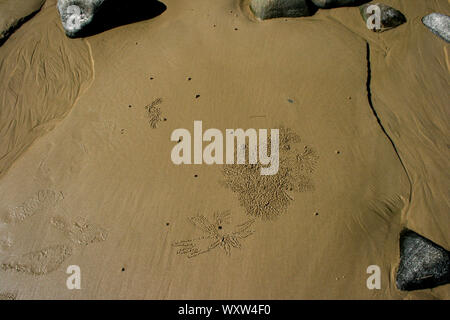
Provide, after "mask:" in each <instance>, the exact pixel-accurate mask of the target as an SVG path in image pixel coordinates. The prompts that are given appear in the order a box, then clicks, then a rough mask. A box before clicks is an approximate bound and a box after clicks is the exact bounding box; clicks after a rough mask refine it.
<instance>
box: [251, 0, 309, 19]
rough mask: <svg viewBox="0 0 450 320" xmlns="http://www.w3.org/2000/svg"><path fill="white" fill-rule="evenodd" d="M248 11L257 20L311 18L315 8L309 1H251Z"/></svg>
mask: <svg viewBox="0 0 450 320" xmlns="http://www.w3.org/2000/svg"><path fill="white" fill-rule="evenodd" d="M250 9H251V10H252V11H253V13H254V14H255V16H256V17H257V18H259V19H262V20H265V19H273V18H281V17H307V16H312V15H313V14H314V13H315V12H316V11H317V8H316V7H315V6H314V5H313V4H312V2H311V1H310V0H251V1H250Z"/></svg>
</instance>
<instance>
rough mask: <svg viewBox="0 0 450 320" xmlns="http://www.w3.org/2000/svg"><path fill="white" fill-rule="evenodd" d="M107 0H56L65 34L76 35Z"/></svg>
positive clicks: (90, 21) (88, 23)
mask: <svg viewBox="0 0 450 320" xmlns="http://www.w3.org/2000/svg"><path fill="white" fill-rule="evenodd" d="M104 2H107V0H58V4H57V6H58V11H59V14H60V16H61V21H62V25H63V28H64V31H65V32H66V35H67V36H69V37H76V36H78V35H79V34H80V33H81V32H83V30H84V29H85V28H86V27H87V26H88V25H90V24H91V23H92V21H94V16H95V14H96V13H97V12H98V11H99V10H100V8H101V6H102V5H103V3H104Z"/></svg>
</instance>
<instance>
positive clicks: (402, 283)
mask: <svg viewBox="0 0 450 320" xmlns="http://www.w3.org/2000/svg"><path fill="white" fill-rule="evenodd" d="M448 283H450V255H449V252H448V251H447V250H445V249H444V248H442V247H440V246H438V245H437V244H435V243H433V242H431V241H430V240H428V239H426V238H424V237H422V236H420V235H418V234H417V233H415V232H413V231H411V230H405V231H404V232H402V234H401V235H400V265H399V268H398V271H397V287H398V288H399V289H400V290H406V291H411V290H421V289H429V288H434V287H437V286H440V285H444V284H448Z"/></svg>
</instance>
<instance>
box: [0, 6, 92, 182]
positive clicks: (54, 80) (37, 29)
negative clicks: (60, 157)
mask: <svg viewBox="0 0 450 320" xmlns="http://www.w3.org/2000/svg"><path fill="white" fill-rule="evenodd" d="M93 76H94V69H93V60H92V55H91V51H90V48H89V45H88V44H87V42H86V41H83V40H69V39H67V38H66V36H65V35H64V32H63V30H62V29H61V26H60V23H59V21H58V16H57V12H56V10H55V9H54V8H53V7H49V8H46V9H44V10H43V11H41V12H40V13H38V14H37V15H36V16H35V17H34V18H33V19H31V20H30V21H29V22H27V23H26V24H25V25H23V27H22V28H20V29H19V30H18V31H17V32H16V33H15V34H14V35H13V36H12V37H11V38H10V39H9V41H7V42H6V43H5V44H4V45H3V46H2V47H1V48H0V83H1V84H2V85H1V86H0V137H1V139H0V176H1V175H3V174H4V173H5V172H6V171H7V170H8V169H9V168H10V167H11V165H12V164H13V162H14V161H15V160H16V159H17V158H18V157H19V156H20V155H21V154H22V153H23V152H24V151H25V150H26V149H27V148H28V147H29V146H30V145H31V144H32V143H33V141H35V139H36V138H38V137H40V136H42V135H43V134H44V133H46V132H48V131H49V130H51V129H52V128H53V127H54V125H55V122H56V121H57V120H61V119H62V118H64V116H65V115H66V114H67V113H68V111H69V110H70V109H71V108H72V106H73V105H74V103H75V102H76V100H77V98H78V97H79V96H80V94H81V93H82V92H83V91H84V90H85V89H86V88H87V87H88V86H89V85H90V83H91V80H92V79H93Z"/></svg>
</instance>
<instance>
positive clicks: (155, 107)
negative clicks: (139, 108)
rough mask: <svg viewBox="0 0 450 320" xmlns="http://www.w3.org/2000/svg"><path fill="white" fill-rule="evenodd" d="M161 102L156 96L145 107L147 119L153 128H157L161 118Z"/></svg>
mask: <svg viewBox="0 0 450 320" xmlns="http://www.w3.org/2000/svg"><path fill="white" fill-rule="evenodd" d="M161 103H162V99H161V98H158V99H156V100H154V101H153V102H152V103H151V104H149V105H148V106H146V107H145V109H146V110H147V116H148V121H149V123H150V126H151V127H152V128H153V129H156V128H158V124H159V123H160V122H161V121H162V120H163V119H162V111H161V108H160V107H159V105H160V104H161Z"/></svg>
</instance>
